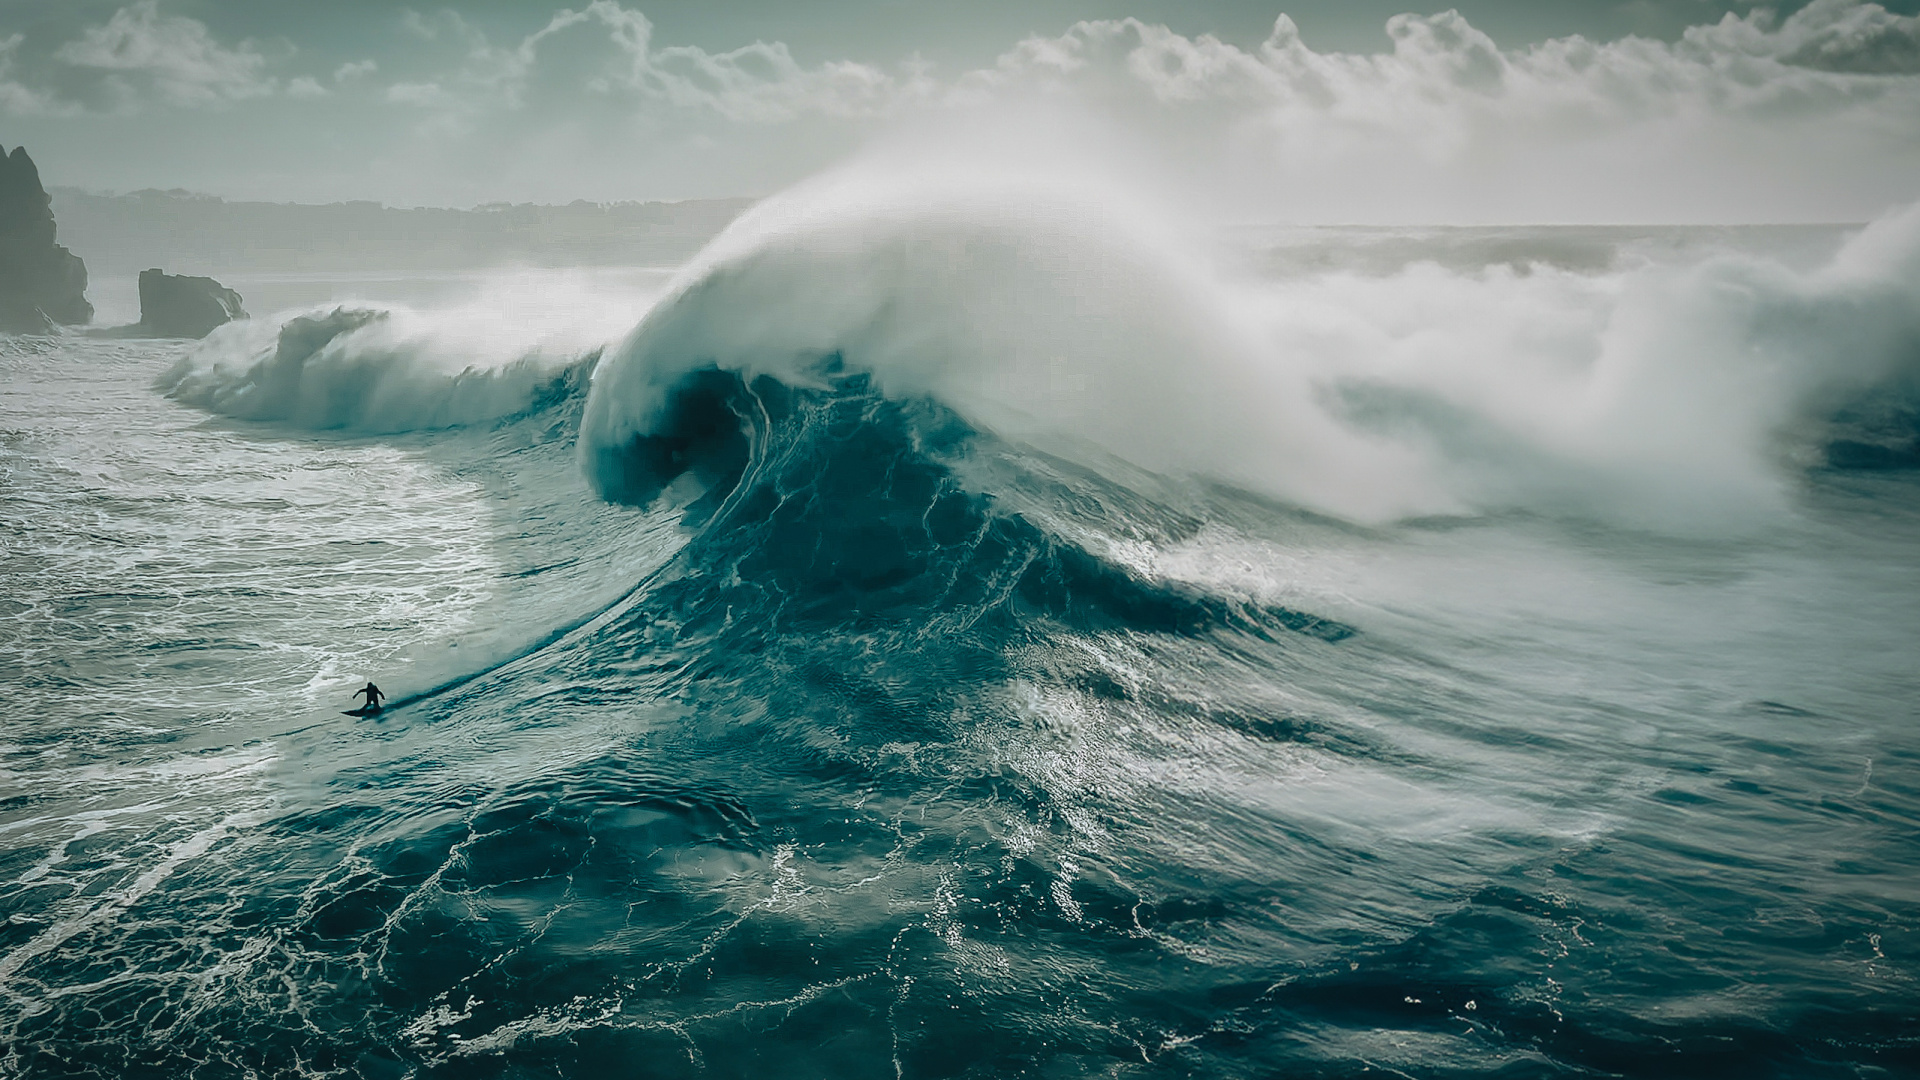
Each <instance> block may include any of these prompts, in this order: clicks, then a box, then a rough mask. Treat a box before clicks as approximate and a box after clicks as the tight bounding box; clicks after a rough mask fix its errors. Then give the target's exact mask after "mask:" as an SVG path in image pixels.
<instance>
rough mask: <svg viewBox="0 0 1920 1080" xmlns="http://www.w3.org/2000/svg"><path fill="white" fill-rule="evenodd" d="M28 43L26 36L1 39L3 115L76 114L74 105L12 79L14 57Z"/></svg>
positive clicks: (0, 105) (0, 94)
mask: <svg viewBox="0 0 1920 1080" xmlns="http://www.w3.org/2000/svg"><path fill="white" fill-rule="evenodd" d="M25 40H26V35H24V34H13V35H11V36H8V37H4V38H0V112H6V113H9V114H11V115H13V116H47V115H57V114H60V113H66V112H71V111H73V109H72V106H70V105H67V104H66V103H64V102H61V101H59V100H57V99H55V98H54V97H53V96H52V95H49V94H46V93H43V92H41V91H38V90H35V89H33V88H32V87H30V86H27V85H26V84H25V83H22V82H20V81H18V80H17V79H15V78H14V77H13V62H14V54H15V53H17V52H18V51H19V49H20V43H21V42H22V41H25Z"/></svg>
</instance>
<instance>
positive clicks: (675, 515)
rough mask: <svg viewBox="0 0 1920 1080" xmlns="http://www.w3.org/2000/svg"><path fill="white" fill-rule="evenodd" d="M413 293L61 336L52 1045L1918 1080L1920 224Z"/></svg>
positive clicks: (1010, 233) (193, 1069) (259, 1066)
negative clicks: (171, 327) (371, 708)
mask: <svg viewBox="0 0 1920 1080" xmlns="http://www.w3.org/2000/svg"><path fill="white" fill-rule="evenodd" d="M402 291H404V290H400V289H399V288H398V286H396V285H395V283H392V282H388V283H385V284H382V283H380V282H369V283H366V284H364V285H362V286H360V287H359V295H356V296H355V297H353V298H351V299H340V300H329V301H328V302H326V303H317V304H305V305H297V306H292V307H288V308H286V309H285V310H282V311H280V312H278V313H277V314H274V315H271V316H268V317H262V318H258V319H255V320H252V321H249V322H242V323H236V324H233V325H230V326H227V327H223V328H221V329H220V330H218V331H216V332H215V333H214V334H213V335H212V336H210V337H209V338H208V339H207V340H205V341H202V342H173V341H157V340H142V339H128V338H114V337H104V336H85V335H79V334H70V335H67V336H61V337H47V338H9V339H0V370H3V371H4V373H5V378H4V384H3V386H0V505H3V506H4V515H3V520H4V522H5V529H4V536H5V547H4V550H0V580H3V581H4V585H5V588H4V590H3V591H0V608H3V609H4V611H5V613H6V615H7V618H6V619H4V620H0V644H3V645H4V648H3V650H0V664H3V665H4V672H5V683H6V690H7V695H6V696H7V722H6V726H5V729H4V734H3V735H0V865H3V866H4V873H3V874H0V910H4V913H5V915H6V918H5V919H4V920H0V1074H5V1075H33V1076H115V1077H127V1076H168V1077H174V1076H185V1075H192V1076H209V1077H212V1076H326V1077H403V1076H415V1077H428V1076H482V1075H484V1076H514V1077H534V1076H600V1075H610V1074H633V1073H638V1074H641V1075H647V1076H683V1075H684V1076H756V1077H760V1076H768V1077H785V1076H793V1077H814V1076H836V1077H865V1076H876V1077H908V1076H912V1077H919V1076H927V1077H936V1076H940V1077H944V1076H954V1077H960V1076H1001V1075H1035V1076H1041V1075H1044V1076H1082V1075H1087V1076H1092V1075H1100V1076H1208V1077H1232V1076H1248V1077H1252V1076H1273V1075H1301V1076H1348V1075H1359V1074H1363V1073H1365V1074H1373V1073H1378V1074H1384V1075H1400V1076H1419V1077H1455V1076H1478V1075H1500V1076H1515V1077H1518V1076H1588V1075H1630V1076H1689V1077H1691V1076H1703V1075H1726V1074H1744V1075H1751V1076H1781V1077H1786V1076H1792V1077H1815V1076H1859V1075H1898V1074H1902V1073H1907V1072H1912V1071H1915V1070H1920V1021H1916V1017H1920V986H1917V985H1916V982H1915V979H1916V977H1917V976H1920V968H1916V956H1917V955H1920V953H1917V952H1916V950H1917V949H1920V937H1916V931H1915V927H1916V925H1920V845H1916V842H1915V836H1916V828H1920V774H1917V773H1916V768H1917V767H1920V726H1917V725H1916V721H1920V715H1917V714H1916V710H1917V709H1920V706H1917V705H1916V702H1920V663H1916V660H1915V658H1916V657H1920V605H1917V604H1915V603H1914V598H1915V597H1916V596H1920V209H1914V208H1907V209H1901V210H1895V211H1893V212H1890V213H1889V214H1887V215H1885V216H1883V217H1882V218H1880V219H1878V220H1875V221H1873V222H1871V223H1868V224H1865V225H1862V226H1844V227H1843V226H1834V227H1800V228H1784V227H1782V228H1757V227H1756V228H1732V227H1728V228H1714V229H1708V228H1669V229H1652V228H1650V229H1631V228H1586V229H1581V228H1549V227H1542V228H1531V229H1386V228H1379V229H1357V228H1356V229H1333V228H1320V229H1309V228H1273V227H1252V226H1248V227H1236V228H1230V229H1225V230H1213V231H1208V232H1207V233H1206V234H1205V235H1204V236H1198V235H1196V233H1195V230H1193V229H1190V228H1187V227H1185V226H1182V225H1175V224H1170V223H1169V222H1168V221H1167V220H1166V219H1165V217H1164V215H1159V214H1157V213H1154V212H1149V211H1148V210H1145V209H1143V208H1142V207H1140V206H1138V205H1136V204H1134V203H1131V202H1129V201H1128V200H1127V199H1126V198H1125V197H1122V196H1119V195H1115V194H1113V193H1110V192H1099V191H1085V190H1060V189H1055V188H1048V187H1034V186H1031V185H1024V184H1021V183H1015V182H1007V183H998V184H984V185H983V184H981V183H979V182H978V180H977V178H969V180H968V182H967V183H964V184H962V183H951V184H946V183H942V182H940V181H939V180H938V179H937V178H934V179H929V178H926V177H916V178H912V179H911V182H904V181H902V180H901V179H900V178H899V177H891V176H875V175H872V174H859V173H855V174H846V175H835V176H829V177H825V178H822V179H821V180H819V181H816V182H814V183H811V184H808V185H803V186H802V187H800V188H798V189H796V190H794V191H791V192H788V193H787V194H785V195H783V196H780V197H776V198H774V199H771V200H768V201H767V202H765V203H763V204H761V205H759V206H757V207H756V208H754V209H753V210H751V211H749V212H748V214H747V215H746V216H744V217H743V218H742V219H740V220H739V221H737V222H736V223H735V224H734V225H733V226H732V227H731V228H730V229H728V230H727V232H726V233H724V234H723V235H722V236H720V237H719V238H718V239H716V240H715V241H714V242H713V243H712V244H711V245H710V246H709V247H708V248H707V249H706V250H705V251H704V252H702V253H701V255H700V256H698V257H697V258H696V259H695V260H693V261H692V262H691V263H690V264H688V265H687V266H685V267H681V268H679V269H678V270H677V271H676V272H674V273H672V274H661V275H653V276H648V275H626V276H622V277H618V278H617V279H616V278H609V277H605V276H601V277H595V276H592V275H587V274H584V273H568V272H535V271H529V272H525V273H519V274H502V275H498V276H495V277H491V278H488V279H486V280H485V281H484V282H476V283H475V285H474V287H473V289H472V290H470V295H466V296H453V295H447V294H446V290H439V291H437V292H436V293H435V295H434V297H433V298H432V299H431V300H427V301H422V300H419V299H417V298H415V299H412V300H409V299H407V298H406V297H404V296H401V295H400V292H402ZM369 678H371V679H373V680H375V681H377V682H379V683H380V684H381V686H382V687H383V688H384V689H385V690H386V691H387V693H388V694H389V696H390V699H391V700H390V707H389V708H388V709H387V710H386V712H385V713H383V714H381V715H379V716H376V717H364V718H363V717H351V716H345V715H342V710H344V709H347V708H350V707H351V705H352V701H351V699H350V697H349V695H350V694H351V693H352V691H353V690H354V689H356V688H357V687H358V686H359V685H360V684H361V683H363V682H364V681H366V680H367V679H369Z"/></svg>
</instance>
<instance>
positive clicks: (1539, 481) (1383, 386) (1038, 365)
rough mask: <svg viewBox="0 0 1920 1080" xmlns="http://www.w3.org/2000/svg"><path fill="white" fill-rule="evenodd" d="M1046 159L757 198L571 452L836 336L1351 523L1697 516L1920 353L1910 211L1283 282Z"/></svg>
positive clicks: (972, 402)
mask: <svg viewBox="0 0 1920 1080" xmlns="http://www.w3.org/2000/svg"><path fill="white" fill-rule="evenodd" d="M1047 175H1048V176H1049V178H1048V179H1045V180H1032V179H1028V178H1023V177H1020V176H1019V175H1017V174H1015V173H1001V174H990V173H982V172H979V171H973V172H966V171H960V172H955V171H952V170H947V169H945V168H944V167H943V168H925V167H923V168H918V169H916V168H912V167H900V166H898V164H897V163H895V164H894V165H884V164H882V165H876V164H874V163H873V162H864V163H858V164H856V165H854V166H850V167H848V168H847V169H844V170H842V171H841V172H839V173H836V174H834V175H831V176H828V177H825V178H822V179H821V180H818V181H815V182H813V183H811V184H809V185H804V186H803V187H801V188H799V189H796V190H795V191H793V192H789V193H788V194H786V195H783V196H781V197H778V198H776V199H773V200H770V201H769V202H768V203H766V204H763V205H762V206H760V207H758V208H756V209H755V210H754V211H752V212H750V213H749V214H747V215H746V216H744V217H743V218H742V219H741V220H740V221H738V222H736V223H735V225H734V226H733V227H732V228H731V229H729V230H728V231H727V232H726V233H725V234H723V235H722V236H721V237H720V238H719V239H718V240H716V241H715V243H714V244H713V245H711V246H710V248H709V249H708V250H707V252H705V253H704V254H703V255H702V256H701V258H699V259H698V260H696V261H695V263H694V264H693V265H691V266H690V267H689V268H687V270H686V271H684V272H683V274H682V275H681V277H680V278H679V279H678V280H677V282H676V284H675V286H674V288H673V289H672V291H671V292H670V294H669V296H668V298H667V299H665V300H664V301H663V302H662V303H660V304H659V305H658V306H657V307H656V308H654V309H653V311H652V312H651V313H650V314H649V315H648V317H647V318H646V320H645V321H644V322H642V323H641V325H640V326H639V327H638V328H637V329H636V330H635V332H634V333H633V335H631V336H630V337H629V338H628V339H627V341H626V342H625V343H624V344H623V345H622V346H621V347H620V348H619V349H618V350H616V351H615V352H614V354H612V355H611V356H610V357H609V359H608V361H607V362H605V363H603V364H602V365H601V367H600V368H599V370H598V371H597V372H596V375H595V379H594V388H593V393H592V396H591V397H590V400H589V403H588V411H587V417H586V420H585V423H584V426H583V432H582V443H583V449H584V450H585V451H586V454H585V455H584V457H585V460H586V461H587V462H588V463H589V465H588V468H589V471H590V473H591V472H592V471H593V470H594V469H596V468H606V467H611V466H610V465H609V464H608V463H609V462H612V461H614V460H615V458H613V457H609V456H607V455H601V454H597V453H596V452H597V451H600V450H604V449H607V448H612V447H617V446H620V445H622V444H624V443H625V442H626V441H627V440H629V439H631V438H632V437H633V436H634V435H635V434H638V433H641V432H645V431H647V430H649V428H650V426H651V425H653V424H654V423H656V422H657V421H658V420H659V418H660V415H661V409H662V407H663V404H664V401H665V396H666V394H667V392H668V390H669V389H670V388H671V386H672V385H673V384H674V383H675V382H676V381H677V380H678V379H679V377H680V376H681V375H683V374H684V373H685V372H686V371H688V370H691V369H693V368H697V367H700V366H704V365H707V364H714V365H717V366H719V367H722V368H727V369H732V370H737V371H740V372H742V373H745V374H748V375H753V374H758V373H769V374H773V375H776V376H779V377H781V378H784V379H788V380H801V381H804V380H805V379H807V378H809V377H811V376H810V374H809V372H810V370H811V368H810V366H809V365H810V364H812V363H813V362H814V361H816V360H817V359H818V358H819V357H821V356H823V355H827V354H831V353H838V354H840V355H841V356H842V357H843V359H844V360H845V361H846V363H847V364H848V365H849V366H851V367H854V368H856V369H864V370H867V371H871V372H873V373H874V375H875V376H876V378H877V379H878V381H879V382H880V383H881V385H882V387H883V388H884V389H885V390H886V391H887V392H889V393H892V394H897V395H910V394H930V395H933V396H935V397H938V398H939V399H941V400H943V401H945V402H946V403H947V404H949V405H951V406H953V407H955V408H956V409H958V410H959V411H960V412H962V413H963V414H964V415H966V416H968V417H969V418H970V419H971V420H973V421H974V422H976V423H980V424H983V425H985V426H987V427H990V428H993V429H996V430H998V431H1000V432H1002V433H1003V434H1007V435H1010V436H1013V437H1017V438H1026V439H1035V440H1040V441H1048V440H1052V441H1054V442H1055V443H1056V444H1057V445H1054V446H1052V447H1050V448H1053V449H1059V447H1060V446H1061V445H1064V446H1068V447H1070V446H1071V445H1073V444H1075V443H1080V444H1091V445H1094V446H1097V447H1099V448H1101V449H1103V450H1105V451H1107V452H1111V453H1114V454H1118V455H1120V456H1121V457H1124V458H1127V459H1129V460H1131V461H1133V462H1135V463H1137V464H1139V465H1141V466H1144V467H1146V468H1148V469H1152V470H1155V471H1160V472H1165V473H1172V474H1193V475H1201V476H1206V477H1210V478H1215V479H1220V480H1225V481H1228V482H1231V483H1235V484H1239V485H1242V486H1245V487H1248V488H1250V489H1252V490H1255V491H1259V492H1263V493H1266V494H1270V495H1274V496H1278V497H1280V498H1283V499H1287V500H1290V501H1293V502H1297V503H1299V504H1302V505H1306V506H1309V507H1313V508H1315V509H1319V510H1322V511H1326V512H1329V513H1333V514H1336V515H1340V516H1343V517H1347V518H1351V519H1358V520H1367V521H1380V520H1387V519H1392V518H1396V517H1402V516H1407V515H1417V514H1431V513H1450V512H1467V511H1474V510H1480V509H1495V508H1503V507H1512V506H1522V507H1532V508H1539V509H1544V510H1547V511H1548V512H1571V513H1577V514H1597V515H1601V516H1612V517H1623V518H1626V519H1628V520H1631V521H1633V522H1634V523H1636V524H1644V525H1651V526H1655V527H1675V528H1680V529H1688V530H1692V529H1700V528H1706V529H1718V528H1721V527H1723V526H1726V525H1729V524H1734V525H1737V524H1739V523H1743V522H1747V521H1751V520H1753V519H1754V518H1755V517H1756V516H1764V515H1765V514H1767V513H1769V512H1770V511H1772V510H1775V509H1777V508H1778V507H1779V506H1781V505H1782V503H1783V498H1782V495H1783V492H1784V490H1785V489H1786V487H1787V484H1786V477H1787V476H1788V475H1789V474H1788V472H1787V471H1786V470H1783V469H1782V468H1781V464H1782V460H1781V459H1782V458H1783V456H1785V455H1788V454H1789V453H1790V452H1791V450H1792V445H1791V443H1792V438H1793V437H1794V436H1795V434H1796V433H1797V432H1799V430H1800V429H1801V428H1802V427H1804V426H1805V425H1807V424H1809V423H1814V422H1817V421H1818V420H1819V419H1820V418H1821V417H1822V416H1823V410H1830V409H1831V408H1833V407H1834V406H1835V405H1837V404H1838V403H1840V402H1842V401H1844V400H1846V399H1847V398H1848V397H1849V396H1851V395H1857V394H1860V393H1863V392H1866V391H1867V390H1869V389H1870V388H1871V387H1873V386H1874V385H1876V384H1877V383H1879V382H1882V381H1884V380H1887V379H1890V378H1896V377H1902V375H1903V373H1905V375H1906V376H1911V374H1912V372H1913V370H1914V368H1915V366H1916V365H1915V361H1914V351H1913V348H1912V343H1913V342H1914V341H1915V340H1916V339H1917V338H1920V273H1916V267H1920V209H1915V208H1908V209H1905V210H1902V211H1900V212H1898V213H1895V214H1893V215H1890V216H1888V217H1887V218H1885V219H1883V220H1881V221H1879V222H1876V223H1875V224H1874V225H1872V226H1871V227H1869V228H1868V229H1867V230H1865V232H1863V233H1862V234H1861V235H1860V236H1858V237H1857V238H1855V239H1853V240H1852V241H1851V242H1849V243H1848V244H1847V245H1846V246H1845V247H1844V248H1843V249H1842V250H1841V251H1840V252H1839V254H1838V255H1837V256H1836V257H1835V258H1834V259H1833V260H1832V261H1831V263H1830V264H1828V265H1826V266H1824V267H1821V268H1818V269H1815V270H1811V271H1797V270H1794V269H1791V268H1789V267H1787V266H1785V265H1783V264H1780V263H1778V262H1775V261H1772V260H1770V259H1767V258H1764V257H1761V256H1758V255H1737V254H1727V253H1720V254H1714V255H1711V256H1708V257H1705V258H1704V259H1703V260H1701V261H1698V262H1694V263H1692V264H1689V265H1680V266H1674V265H1670V264H1669V265H1653V264H1648V265H1643V266H1638V267H1629V268H1626V269H1623V270H1617V271H1609V272H1605V273H1598V274H1579V273H1574V272H1570V271H1564V270H1554V269H1551V268H1546V267H1541V268H1535V269H1534V270H1533V271H1532V272H1522V271H1516V270H1513V269H1511V268H1493V269H1487V270H1482V271H1474V272H1461V271H1457V270H1452V271H1450V270H1446V269H1442V268H1440V267H1437V266H1433V265H1430V264H1429V265H1414V266H1411V267H1409V268H1407V269H1405V270H1404V271H1402V272H1400V273H1397V274H1394V275H1390V276H1387V277H1363V276H1359V275H1352V274H1329V275H1322V276H1318V277H1305V278H1295V279H1292V280H1288V281H1280V282H1275V281H1259V280H1252V279H1249V278H1246V277H1237V278H1236V277H1232V276H1230V275H1228V274H1227V273H1225V272H1224V271H1221V270H1219V269H1218V268H1217V267H1216V266H1215V265H1213V264H1211V263H1210V262H1209V261H1208V260H1206V259H1204V258H1202V257H1200V256H1198V255H1196V254H1195V252H1194V250H1193V249H1192V246H1191V245H1188V244H1185V243H1183V242H1182V241H1181V239H1180V237H1179V235H1178V233H1177V232H1176V230H1174V229H1172V228H1170V227H1169V226H1168V225H1167V221H1168V220H1169V218H1168V217H1167V216H1166V215H1164V214H1161V213H1160V212H1158V211H1157V210H1154V209H1153V208H1151V207H1148V206H1146V205H1145V204H1143V203H1141V202H1140V201H1138V200H1133V199H1129V198H1128V197H1127V196H1125V195H1124V194H1122V193H1118V192H1116V191H1115V190H1113V189H1112V188H1111V187H1109V186H1103V185H1100V184H1091V185H1089V184H1087V183H1085V178H1084V177H1081V178H1080V179H1078V180H1074V181H1071V182H1069V181H1063V180H1062V179H1060V174H1059V173H1058V172H1057V171H1056V170H1052V169H1051V168H1050V169H1049V170H1048V174H1047ZM592 479H594V482H595V483H596V484H597V485H599V486H601V487H602V488H605V487H606V486H607V482H606V480H607V478H604V477H592Z"/></svg>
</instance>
